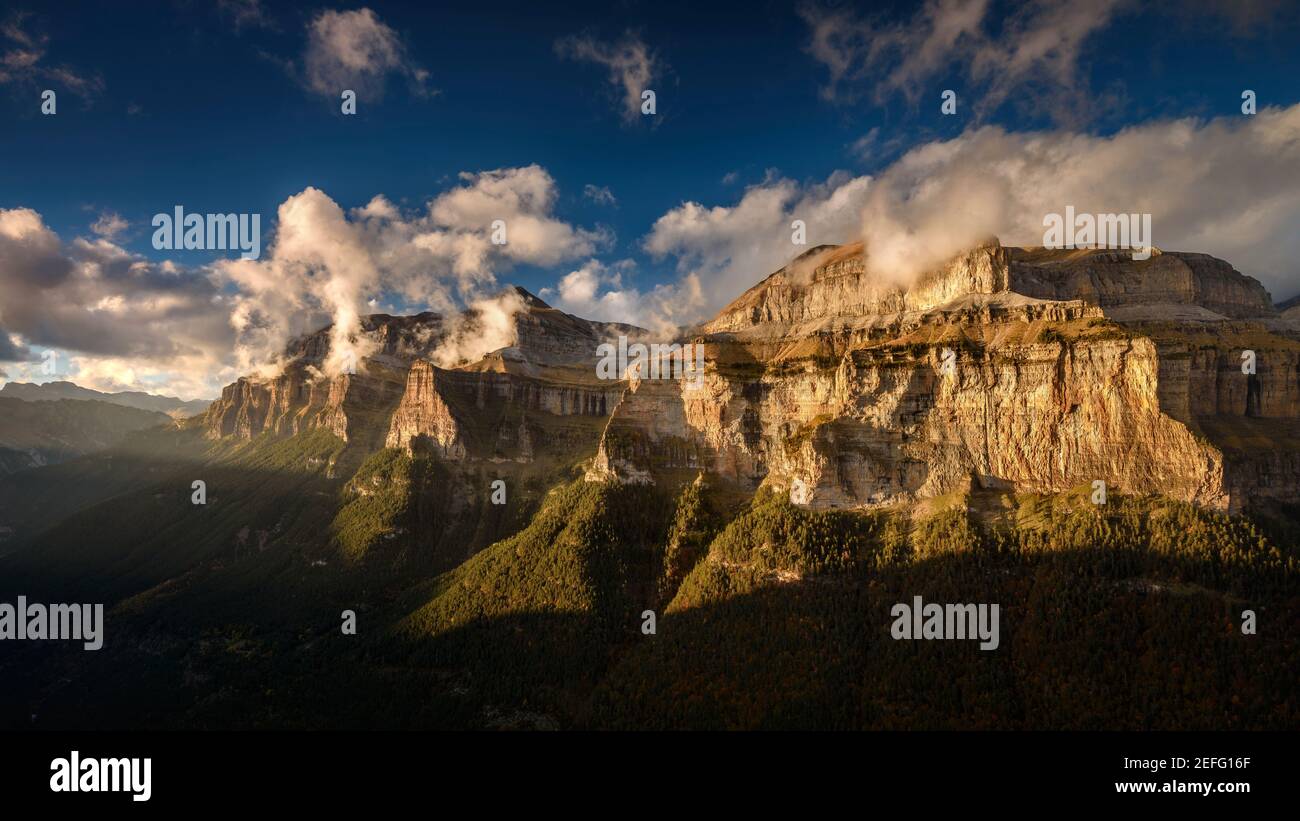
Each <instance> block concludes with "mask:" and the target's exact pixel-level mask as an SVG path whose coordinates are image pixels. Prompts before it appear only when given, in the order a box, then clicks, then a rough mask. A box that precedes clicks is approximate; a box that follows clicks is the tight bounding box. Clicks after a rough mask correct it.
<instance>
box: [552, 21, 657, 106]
mask: <svg viewBox="0 0 1300 821" xmlns="http://www.w3.org/2000/svg"><path fill="white" fill-rule="evenodd" d="M555 52H556V54H558V55H560V56H561V57H566V58H569V59H572V60H579V61H583V62H589V63H596V64H597V65H600V66H604V68H605V69H606V70H607V71H608V73H609V83H610V85H611V86H613V88H614V90H615V93H616V95H617V96H618V99H619V109H620V111H621V113H622V117H623V121H624V122H626V123H632V122H636V120H637V118H638V117H640V116H641V93H642V92H643V91H646V90H652V88H651V86H652V83H653V82H654V81H655V79H656V77H658V76H661V75H662V72H663V65H662V63H661V62H660V60H659V59H658V58H657V57H656V56H655V54H654V53H653V52H652V51H651V50H650V48H649V47H648V46H647V45H646V44H645V42H644V41H643V40H642V39H641V37H640V35H637V34H634V33H632V32H628V33H627V34H625V35H624V36H623V38H622V39H621V40H617V41H615V42H601V41H599V40H597V39H595V38H594V37H592V36H590V35H581V36H579V35H573V36H570V37H564V38H561V39H560V40H558V41H557V42H556V43H555Z"/></svg>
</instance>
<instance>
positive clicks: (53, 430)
mask: <svg viewBox="0 0 1300 821" xmlns="http://www.w3.org/2000/svg"><path fill="white" fill-rule="evenodd" d="M171 422H172V419H171V417H170V416H167V415H166V414H163V413H158V412H156V411H149V410H140V409H139V408H128V407H123V406H121V405H115V404H111V403H108V402H100V401H96V400H72V399H59V400H53V401H48V402H27V401H23V400H21V399H14V398H10V397H0V475H4V474H9V473H16V472H18V471H20V470H26V469H27V468H32V467H40V466H41V465H50V464H56V463H58V462H65V461H67V460H68V459H72V458H74V457H77V456H83V455H85V454H88V453H94V452H96V451H100V450H104V449H105V448H109V447H112V446H114V445H117V444H120V443H121V442H122V441H123V440H124V439H125V438H126V435H127V434H128V433H131V432H132V431H137V430H142V429H144V428H152V427H156V426H158V425H167V424H171Z"/></svg>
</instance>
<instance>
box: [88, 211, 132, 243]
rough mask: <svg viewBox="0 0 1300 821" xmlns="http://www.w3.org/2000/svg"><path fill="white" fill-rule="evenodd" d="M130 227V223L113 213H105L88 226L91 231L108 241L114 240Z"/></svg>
mask: <svg viewBox="0 0 1300 821" xmlns="http://www.w3.org/2000/svg"><path fill="white" fill-rule="evenodd" d="M130 227H131V223H129V222H127V221H126V220H124V219H123V218H122V215H121V214H118V213H116V212H113V211H105V212H104V213H102V214H100V215H99V218H98V219H96V220H95V221H94V222H92V223H91V224H90V230H91V231H94V232H95V233H96V234H98V235H99V236H101V237H103V238H104V239H108V240H112V239H116V238H117V236H118V234H121V233H122V232H123V231H125V230H126V229H128V228H130Z"/></svg>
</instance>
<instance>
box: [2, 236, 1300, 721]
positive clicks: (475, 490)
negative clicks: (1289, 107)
mask: <svg viewBox="0 0 1300 821" xmlns="http://www.w3.org/2000/svg"><path fill="white" fill-rule="evenodd" d="M512 296H513V297H515V298H517V302H518V304H519V305H520V306H521V307H520V309H519V311H518V312H517V313H516V314H515V315H514V318H513V322H514V343H513V344H512V345H510V346H508V347H505V348H502V349H499V350H495V351H492V352H490V353H488V354H486V355H484V356H482V357H480V358H477V359H474V360H473V361H461V362H458V363H454V364H453V363H451V362H449V361H447V358H446V357H445V356H443V355H442V352H443V351H444V350H445V345H446V343H447V342H448V341H449V339H450V338H451V336H452V334H453V332H454V333H457V334H465V333H469V334H470V335H473V334H474V333H475V330H474V329H475V326H476V323H481V322H482V321H483V318H482V317H480V316H479V315H477V314H476V313H475V312H474V311H469V312H466V313H465V314H463V315H461V316H458V317H445V316H441V315H439V314H435V313H423V314H419V315H416V316H407V317H397V316H389V315H384V314H375V315H371V316H369V317H366V318H365V319H364V320H363V322H362V335H363V336H364V337H365V340H364V341H365V343H366V344H365V349H366V350H369V351H370V353H369V354H368V355H367V356H366V357H364V358H363V359H362V360H361V361H360V362H359V363H358V365H357V367H356V369H355V373H340V374H338V375H335V376H327V375H325V370H326V367H327V364H326V363H327V357H328V354H329V352H330V351H329V348H330V339H331V333H330V332H331V329H329V328H324V329H321V330H320V331H318V332H316V333H314V334H310V335H308V336H305V337H303V338H300V339H297V340H295V341H294V342H293V343H292V344H291V345H290V347H289V349H288V350H287V351H286V354H287V357H286V362H287V364H286V365H285V366H284V367H283V368H282V370H281V371H280V372H279V373H278V374H277V375H275V376H272V377H255V376H248V377H244V378H241V379H239V380H237V381H236V382H234V383H233V384H231V385H228V386H227V387H226V388H225V389H224V390H223V391H222V395H221V397H220V398H219V399H217V400H216V401H214V402H212V403H211V405H210V406H209V407H208V408H207V409H206V410H205V411H204V412H203V413H202V414H201V415H196V416H193V417H190V418H188V419H183V420H181V421H179V422H177V423H175V424H171V425H167V426H160V427H154V428H151V429H149V430H144V431H140V432H137V433H134V434H132V435H131V436H129V437H128V438H127V439H126V440H125V441H124V442H123V443H122V444H120V445H116V446H114V447H110V448H108V449H106V450H103V451H102V452H99V453H93V454H88V455H85V456H81V457H79V458H75V459H72V460H70V461H67V462H65V463H63V464H58V465H51V466H48V467H42V468H40V469H38V470H34V471H26V472H24V473H23V474H19V475H17V476H10V477H7V478H0V538H2V539H3V541H0V555H2V556H3V561H4V564H5V573H4V574H3V576H4V581H0V593H4V594H6V595H9V594H16V593H18V592H24V593H27V594H28V595H46V596H53V597H56V598H54V599H53V600H68V601H81V600H85V601H104V602H106V603H107V604H108V605H109V617H108V621H107V624H108V628H107V629H108V636H109V638H108V640H107V642H106V646H105V649H104V650H102V651H100V652H98V653H94V654H81V655H75V654H73V653H71V652H64V651H61V650H59V649H58V648H50V647H24V648H22V649H21V652H19V653H15V654H11V660H10V661H9V662H0V681H3V682H5V683H4V684H3V685H0V688H3V689H4V691H5V693H4V694H5V696H6V698H5V699H3V701H4V702H6V703H9V704H13V705H15V707H14V708H13V709H12V710H10V711H9V712H7V713H5V714H4V716H3V718H2V719H0V720H3V721H5V722H7V723H10V724H13V725H15V726H17V725H21V726H27V725H28V724H29V723H30V722H31V721H32V720H33V719H31V718H30V717H29V716H30V715H36V716H37V717H38V718H37V719H36V721H38V722H39V723H40V724H41V726H55V727H60V726H75V727H84V726H96V727H99V726H127V727H157V726H163V727H298V726H308V727H310V726H364V727H375V726H418V727H480V728H482V727H535V728H546V727H637V728H646V727H665V728H667V727H870V728H917V727H929V728H939V727H949V728H951V727H957V728H974V727H1000V728H1047V727H1054V728H1107V727H1109V728H1191V727H1205V728H1262V727H1285V726H1294V725H1295V722H1296V720H1297V718H1300V702H1297V701H1296V696H1295V695H1294V692H1293V690H1294V688H1293V686H1292V684H1293V682H1294V680H1295V674H1296V673H1297V672H1298V671H1300V639H1297V638H1295V637H1294V635H1292V632H1293V631H1290V630H1289V629H1287V628H1286V627H1285V626H1286V625H1290V624H1294V623H1296V617H1297V616H1300V598H1297V596H1296V587H1295V581H1296V574H1297V570H1300V553H1298V552H1297V550H1298V546H1300V542H1298V541H1297V527H1296V526H1297V524H1300V520H1297V517H1296V511H1297V509H1300V508H1298V507H1297V505H1298V504H1300V319H1297V318H1296V317H1294V316H1293V315H1292V312H1291V311H1290V310H1287V309H1284V310H1279V308H1278V307H1275V306H1274V305H1273V303H1272V301H1271V299H1270V297H1269V295H1268V293H1267V292H1266V291H1265V290H1264V288H1263V287H1262V286H1260V284H1259V283H1258V282H1257V281H1255V280H1253V279H1251V278H1250V277H1247V276H1245V275H1243V274H1241V273H1240V272H1238V271H1236V270H1235V269H1234V268H1233V267H1232V266H1231V265H1230V264H1229V263H1227V262H1225V261H1223V260H1219V259H1215V258H1213V257H1210V256H1207V255H1204V254H1196V253H1185V252H1172V251H1170V252H1159V251H1156V252H1155V253H1153V255H1152V256H1151V258H1150V259H1146V260H1138V259H1134V258H1133V256H1132V254H1131V253H1130V252H1128V251H1124V250H1107V249H1082V250H1070V251H1053V250H1045V249H1041V248H1016V247H1004V246H1002V245H1001V244H1000V243H999V242H998V241H997V240H993V239H991V240H989V241H987V242H985V243H983V244H982V245H980V246H979V247H975V248H971V249H969V250H968V251H966V252H965V253H963V254H961V255H959V256H957V257H956V258H954V259H952V260H951V261H950V262H949V263H947V264H946V265H943V266H940V267H939V268H937V269H935V270H932V271H930V272H928V273H926V274H924V275H922V276H920V277H916V278H910V279H900V280H897V281H892V280H889V279H882V278H881V277H879V276H878V275H874V274H872V273H871V272H869V271H868V269H867V266H866V263H865V261H864V257H863V253H862V249H861V247H860V246H854V245H848V246H821V247H817V248H813V249H810V250H808V251H807V252H805V253H803V254H801V255H800V256H799V257H797V258H796V259H794V260H792V261H791V262H790V263H789V264H788V265H786V266H784V267H783V268H782V269H780V270H778V271H776V272H774V273H772V274H770V275H769V276H767V277H766V278H764V279H762V280H761V281H759V282H758V283H757V284H756V285H754V286H753V287H752V288H750V289H749V290H748V291H746V292H745V293H743V294H741V295H739V296H738V297H737V298H736V299H735V300H734V301H733V302H731V303H730V304H729V305H727V306H726V307H725V308H724V309H723V310H722V311H721V312H720V313H719V314H718V315H717V316H715V317H713V318H712V319H711V320H709V321H707V322H705V323H702V324H700V325H698V326H696V327H693V328H689V329H684V330H683V332H682V333H681V335H680V336H679V337H678V338H676V339H671V340H666V339H656V338H654V336H653V334H651V333H649V332H648V331H645V330H644V329H640V328H635V327H632V326H628V325H613V324H608V323H597V322H590V321H587V320H583V319H581V318H579V317H575V316H572V315H569V314H566V313H564V312H562V311H559V310H557V309H555V308H552V307H550V306H549V305H547V304H546V303H545V302H543V301H542V300H540V299H538V298H537V297H535V296H534V295H532V294H529V293H528V292H526V291H523V290H522V289H516V290H515V291H513V293H512ZM618 336H626V337H628V338H629V339H630V340H631V341H632V342H634V343H635V342H637V341H641V342H645V343H651V342H662V343H668V342H674V343H695V344H701V345H703V347H704V351H705V357H704V358H705V363H706V366H705V371H704V374H703V377H702V379H698V380H696V379H685V378H682V379H654V378H649V376H648V374H647V373H646V372H645V371H638V370H635V369H634V370H632V371H630V372H629V373H627V374H625V375H624V378H622V379H617V380H610V379H601V378H599V375H598V374H599V372H598V370H597V368H596V361H597V357H598V353H597V349H598V347H599V346H600V345H601V344H602V343H605V342H609V341H611V340H613V339H615V338H617V337H618ZM439 362H441V363H442V364H438V363H439ZM10 387H12V386H8V387H7V388H6V391H8V390H9V388H10ZM19 479H21V481H19ZM196 482H202V483H203V485H202V487H203V492H204V496H203V499H202V502H201V503H196V502H195V498H196V496H195V483H196ZM914 595H922V596H924V599H925V600H926V601H950V602H957V601H961V602H966V601H978V602H998V603H1000V604H1001V607H1002V612H1003V613H1004V614H1005V615H1004V617H1003V618H1004V623H1003V639H1002V642H1001V645H1000V647H999V649H998V650H997V651H996V652H992V653H984V652H982V651H980V650H979V649H978V647H977V646H973V645H967V644H963V643H961V642H956V643H950V642H934V643H912V642H899V641H894V640H891V638H890V634H889V624H890V618H889V616H888V613H889V612H890V607H891V606H892V605H893V604H894V603H896V602H899V601H911V600H912V597H913V596H914ZM78 597H80V598H78ZM1243 610H1252V611H1255V612H1258V613H1260V614H1262V615H1261V624H1262V625H1263V626H1262V627H1261V629H1260V630H1259V632H1258V634H1245V633H1243V632H1242V631H1241V630H1240V629H1238V628H1239V622H1240V617H1239V614H1240V613H1241V612H1242V611H1243ZM344 611H348V612H351V613H352V614H353V616H354V617H355V618H356V620H357V623H358V625H359V628H358V630H357V632H356V635H352V634H348V633H341V631H340V627H339V622H340V614H341V613H343V612H344ZM1190 670H1196V672H1197V674H1196V675H1187V674H1186V671H1190Z"/></svg>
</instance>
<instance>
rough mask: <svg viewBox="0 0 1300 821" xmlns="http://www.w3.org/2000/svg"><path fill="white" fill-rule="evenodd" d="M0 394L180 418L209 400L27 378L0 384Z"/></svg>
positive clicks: (199, 409)
mask: <svg viewBox="0 0 1300 821" xmlns="http://www.w3.org/2000/svg"><path fill="white" fill-rule="evenodd" d="M0 396H3V397H5V398H9V399H23V400H25V401H28V402H42V401H46V400H51V399H97V400H99V401H101V402H108V403H109V404H112V405H123V406H125V407H128V408H139V409H140V410H147V411H156V412H158V413H165V414H167V415H168V416H170V417H172V418H182V417H188V416H194V415H196V414H200V413H203V412H204V411H206V410H207V409H208V405H210V404H212V403H211V401H210V400H206V399H191V400H189V401H186V400H184V399H177V398H176V397H174V396H155V395H154V394H151V393H143V392H141V391H120V392H118V393H104V392H102V391H96V390H91V389H90V388H83V387H81V386H80V385H77V384H74V383H72V382H46V383H45V384H43V385H36V384H33V383H31V382H10V383H9V384H7V385H5V386H4V387H3V388H0Z"/></svg>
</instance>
